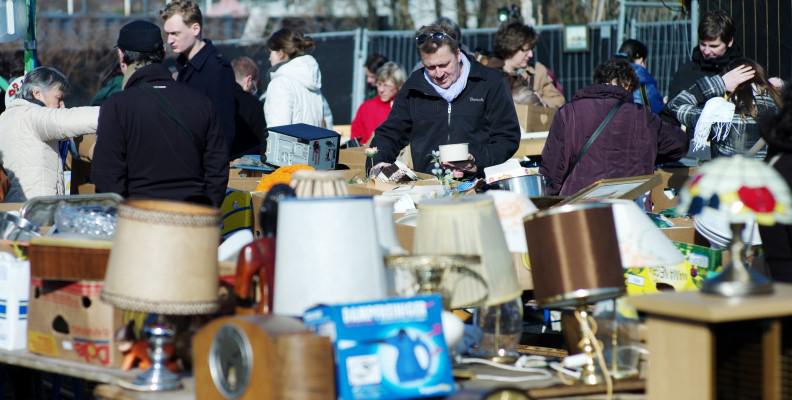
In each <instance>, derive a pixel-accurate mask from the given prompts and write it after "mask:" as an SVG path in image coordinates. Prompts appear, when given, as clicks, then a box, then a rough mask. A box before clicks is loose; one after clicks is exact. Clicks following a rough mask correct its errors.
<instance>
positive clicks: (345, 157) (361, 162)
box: [338, 146, 368, 171]
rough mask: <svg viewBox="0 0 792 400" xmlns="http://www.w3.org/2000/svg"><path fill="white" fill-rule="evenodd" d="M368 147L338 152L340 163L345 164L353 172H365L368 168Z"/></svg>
mask: <svg viewBox="0 0 792 400" xmlns="http://www.w3.org/2000/svg"><path fill="white" fill-rule="evenodd" d="M367 148H368V146H362V147H351V148H348V149H341V150H340V151H339V152H338V163H339V164H344V165H346V166H347V167H349V169H351V170H360V171H363V169H365V167H366V149H367Z"/></svg>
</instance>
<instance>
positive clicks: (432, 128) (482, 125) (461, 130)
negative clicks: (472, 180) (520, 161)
mask: <svg viewBox="0 0 792 400" xmlns="http://www.w3.org/2000/svg"><path fill="white" fill-rule="evenodd" d="M423 74H424V69H423V68H421V69H419V70H418V71H415V72H413V73H412V74H411V75H410V78H409V79H407V82H406V83H405V84H404V86H403V87H402V88H401V90H400V91H399V93H398V94H397V95H396V99H395V100H394V102H393V107H392V108H391V112H390V114H389V115H388V119H387V120H385V122H383V123H382V125H380V126H379V128H377V130H376V131H375V134H374V139H373V140H372V143H371V146H372V147H376V148H377V149H378V150H379V151H378V153H377V155H376V156H375V157H374V163H375V164H376V163H378V162H383V161H384V162H393V161H394V160H395V159H396V157H397V156H398V155H399V152H400V151H401V149H402V148H404V147H405V146H406V145H407V144H410V146H411V147H410V149H411V152H412V160H413V166H414V167H415V170H417V171H421V172H426V173H430V172H431V170H432V157H431V154H432V150H437V149H438V147H439V146H440V145H441V144H452V143H469V150H470V153H471V154H473V157H475V158H476V165H477V166H478V170H479V174H483V171H484V168H485V167H489V166H491V165H496V164H500V163H503V162H505V161H506V160H508V159H509V158H510V157H511V156H512V155H513V154H514V153H515V152H516V151H517V148H518V147H519V145H520V125H519V124H518V122H517V113H516V111H515V110H514V102H513V101H512V97H511V92H510V91H509V89H507V88H506V82H505V81H504V79H503V75H501V73H500V72H498V71H496V70H494V69H491V68H487V67H485V66H483V65H481V64H479V63H477V62H475V61H471V62H470V74H469V76H468V81H467V85H466V86H465V89H464V90H463V91H462V93H460V94H459V96H457V98H456V99H454V101H453V102H451V103H450V104H449V103H447V102H446V101H445V100H444V99H443V98H442V97H440V96H439V95H438V94H437V92H436V91H435V90H434V88H433V87H432V86H431V85H429V83H428V82H426V79H425V78H424V75H423Z"/></svg>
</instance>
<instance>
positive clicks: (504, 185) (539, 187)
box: [490, 175, 547, 197]
mask: <svg viewBox="0 0 792 400" xmlns="http://www.w3.org/2000/svg"><path fill="white" fill-rule="evenodd" d="M546 183H547V181H546V179H545V177H544V175H523V176H515V177H512V178H506V179H501V180H499V181H495V182H493V183H491V184H490V186H493V187H495V188H497V189H501V190H508V191H510V192H515V193H519V194H521V195H523V196H526V197H539V196H544V195H545V193H546V187H545V184H546Z"/></svg>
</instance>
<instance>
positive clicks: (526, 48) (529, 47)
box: [520, 46, 533, 53]
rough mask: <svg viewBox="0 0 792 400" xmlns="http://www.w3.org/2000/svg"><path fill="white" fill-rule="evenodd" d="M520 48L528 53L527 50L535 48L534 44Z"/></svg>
mask: <svg viewBox="0 0 792 400" xmlns="http://www.w3.org/2000/svg"><path fill="white" fill-rule="evenodd" d="M520 50H522V51H524V52H526V53H527V52H529V51H531V50H533V47H532V46H523V47H520Z"/></svg>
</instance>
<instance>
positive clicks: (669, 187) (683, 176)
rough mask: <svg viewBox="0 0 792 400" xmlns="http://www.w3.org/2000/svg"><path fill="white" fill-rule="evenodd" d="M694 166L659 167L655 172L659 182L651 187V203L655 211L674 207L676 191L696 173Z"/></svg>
mask: <svg viewBox="0 0 792 400" xmlns="http://www.w3.org/2000/svg"><path fill="white" fill-rule="evenodd" d="M696 170H697V168H696V167H679V168H660V169H658V170H657V171H655V173H656V174H657V175H659V176H660V184H658V185H657V186H655V187H654V188H652V195H651V196H652V204H653V205H654V210H655V212H660V211H663V210H665V209H668V208H673V207H676V203H677V198H676V193H679V190H680V189H681V188H682V186H683V185H684V184H685V182H687V180H688V179H689V178H690V177H691V176H693V175H694V174H695V173H696Z"/></svg>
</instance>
